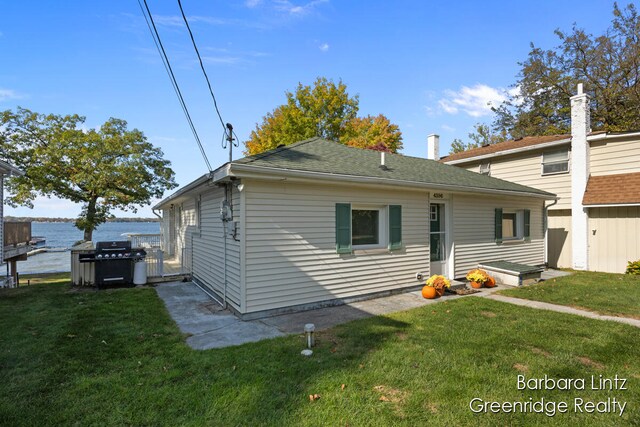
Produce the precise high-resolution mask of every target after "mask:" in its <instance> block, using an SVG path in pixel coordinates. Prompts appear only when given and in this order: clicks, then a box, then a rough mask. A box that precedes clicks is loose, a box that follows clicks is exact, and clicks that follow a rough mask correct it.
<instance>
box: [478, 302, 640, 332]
mask: <svg viewBox="0 0 640 427" xmlns="http://www.w3.org/2000/svg"><path fill="white" fill-rule="evenodd" d="M479 296H482V297H485V298H487V299H492V300H494V301H500V302H506V303H509V304H514V305H520V306H523V307H529V308H537V309H539V310H550V311H557V312H558V313H568V314H575V315H577V316H582V317H588V318H590V319H598V320H611V321H613V322H619V323H625V324H627V325H631V326H635V327H637V328H640V320H638V319H631V318H629V317H616V316H605V315H603V314H597V313H593V312H591V311H587V310H579V309H577V308H572V307H568V306H566V305H558V304H550V303H548V302H542V301H532V300H527V299H521V298H513V297H506V296H503V295H495V294H483V295H479Z"/></svg>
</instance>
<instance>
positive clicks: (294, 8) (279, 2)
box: [273, 0, 329, 16]
mask: <svg viewBox="0 0 640 427" xmlns="http://www.w3.org/2000/svg"><path fill="white" fill-rule="evenodd" d="M328 1H329V0H313V1H310V2H308V3H306V4H294V3H293V2H291V1H289V0H274V1H273V5H274V7H275V9H276V10H278V11H280V12H285V13H288V14H290V15H298V16H302V15H306V14H308V13H309V12H311V11H313V9H315V8H316V6H318V5H321V4H323V3H327V2H328Z"/></svg>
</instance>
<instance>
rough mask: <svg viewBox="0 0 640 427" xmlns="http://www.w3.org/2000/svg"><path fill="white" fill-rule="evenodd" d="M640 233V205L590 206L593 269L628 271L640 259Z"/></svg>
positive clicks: (591, 262)
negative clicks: (628, 263)
mask: <svg viewBox="0 0 640 427" xmlns="http://www.w3.org/2000/svg"><path fill="white" fill-rule="evenodd" d="M593 230H595V234H594V232H593ZM638 236H640V206H630V207H610V208H589V270H591V271H603V272H609V273H624V271H625V269H626V267H627V262H628V261H637V260H638V259H640V239H639V238H638Z"/></svg>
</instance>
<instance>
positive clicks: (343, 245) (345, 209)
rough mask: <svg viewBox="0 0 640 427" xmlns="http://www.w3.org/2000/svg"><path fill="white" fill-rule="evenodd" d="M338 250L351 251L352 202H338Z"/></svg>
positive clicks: (342, 251) (344, 252)
mask: <svg viewBox="0 0 640 427" xmlns="http://www.w3.org/2000/svg"><path fill="white" fill-rule="evenodd" d="M336 252H337V253H339V254H350V253H351V204H350V203H336Z"/></svg>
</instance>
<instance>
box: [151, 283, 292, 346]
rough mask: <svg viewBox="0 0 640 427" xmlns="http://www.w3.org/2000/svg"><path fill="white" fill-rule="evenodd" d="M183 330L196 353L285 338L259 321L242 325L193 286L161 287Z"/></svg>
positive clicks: (173, 315)
mask: <svg viewBox="0 0 640 427" xmlns="http://www.w3.org/2000/svg"><path fill="white" fill-rule="evenodd" d="M155 289H156V292H157V293H158V296H160V298H162V300H163V301H164V303H165V305H166V306H167V310H168V311H169V314H171V317H172V318H173V320H175V322H176V323H177V324H178V327H179V328H180V330H181V331H182V332H184V333H186V334H190V336H189V337H188V338H187V344H188V345H189V346H190V347H191V348H193V349H196V350H206V349H209V348H221V347H229V346H232V345H240V344H244V343H248V342H255V341H260V340H263V339H266V338H274V337H278V336H282V335H285V334H284V333H282V332H280V331H279V330H278V328H276V327H274V326H269V325H266V324H264V323H262V322H260V321H258V320H254V321H251V322H243V321H241V320H240V319H238V318H237V317H236V316H234V315H233V313H231V312H230V311H228V310H222V308H221V307H220V305H218V303H216V302H215V301H213V300H212V299H211V298H209V296H208V295H207V294H205V293H204V292H202V290H201V289H200V288H198V287H197V286H196V285H194V284H193V283H191V282H188V283H183V282H169V283H161V284H159V285H157V286H156V287H155Z"/></svg>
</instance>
